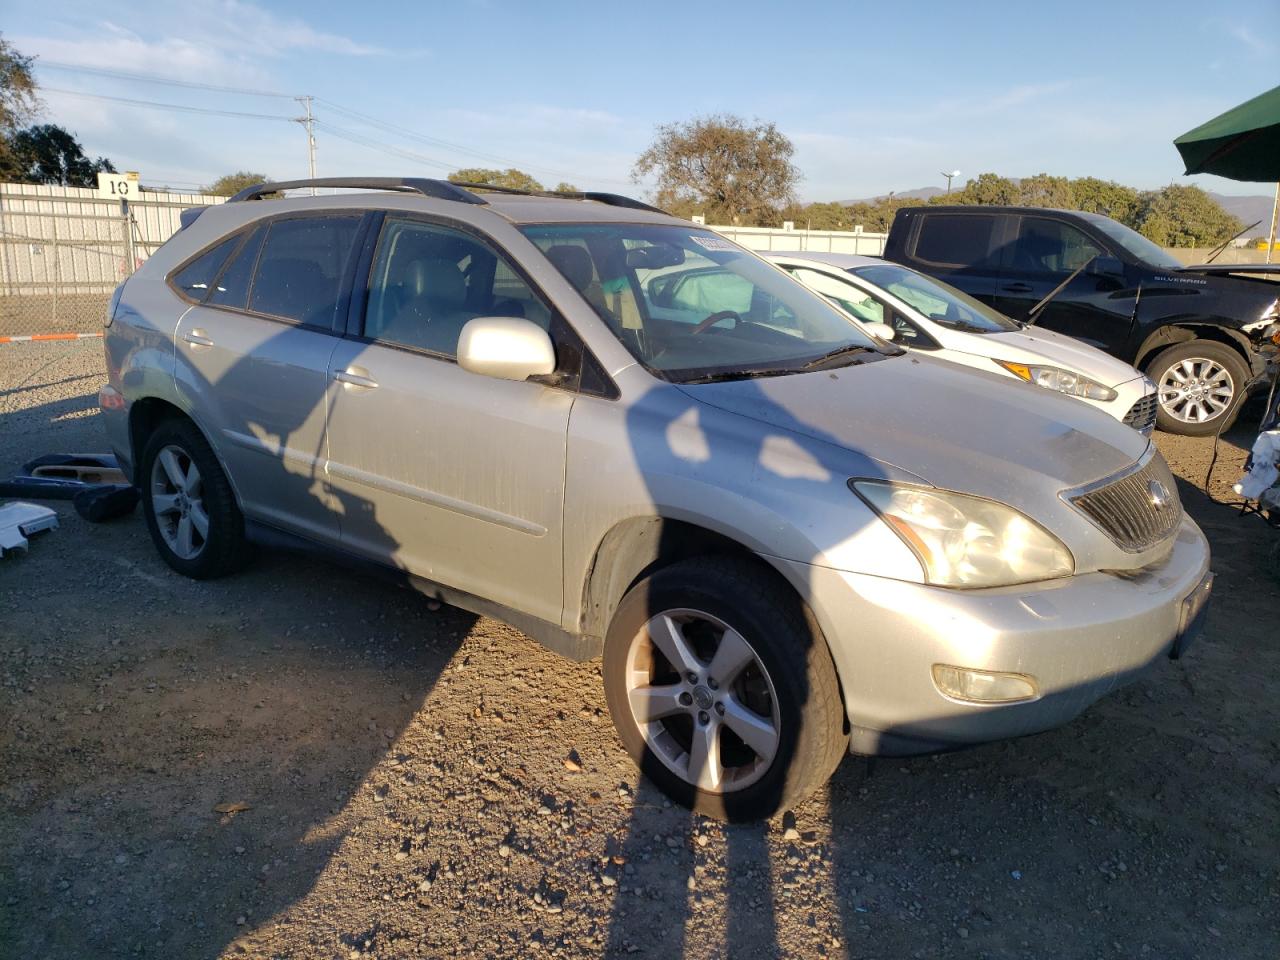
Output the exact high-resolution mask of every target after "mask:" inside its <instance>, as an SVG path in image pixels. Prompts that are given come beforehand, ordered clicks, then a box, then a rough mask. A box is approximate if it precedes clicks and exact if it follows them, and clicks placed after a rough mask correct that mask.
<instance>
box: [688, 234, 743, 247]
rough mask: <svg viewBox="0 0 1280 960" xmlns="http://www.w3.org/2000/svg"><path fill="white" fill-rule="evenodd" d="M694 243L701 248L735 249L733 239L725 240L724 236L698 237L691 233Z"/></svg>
mask: <svg viewBox="0 0 1280 960" xmlns="http://www.w3.org/2000/svg"><path fill="white" fill-rule="evenodd" d="M690 239H691V240H693V242H694V243H696V244H697V245H698V246H700V247H702V249H703V250H737V249H738V248H737V247H736V246H735V245H734V243H733V241H731V240H726V239H725V238H724V237H700V236H698V235H697V234H693V235H692V236H691V237H690Z"/></svg>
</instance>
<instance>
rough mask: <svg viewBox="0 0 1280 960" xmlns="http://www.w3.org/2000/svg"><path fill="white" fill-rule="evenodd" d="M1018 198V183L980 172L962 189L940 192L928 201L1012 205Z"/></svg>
mask: <svg viewBox="0 0 1280 960" xmlns="http://www.w3.org/2000/svg"><path fill="white" fill-rule="evenodd" d="M1019 199H1020V195H1019V192H1018V185H1017V184H1016V183H1014V182H1013V181H1012V180H1010V179H1009V178H1008V177H1001V176H998V175H996V174H994V173H980V174H978V177H977V179H976V180H970V181H969V182H968V183H966V184H965V185H964V189H963V190H957V191H956V192H955V193H953V194H950V195H949V196H948V195H947V194H943V193H940V194H938V195H937V196H936V197H934V198H932V199H931V200H930V201H929V202H930V203H960V204H970V203H973V204H982V205H994V206H1013V205H1015V204H1017V203H1018V201H1019Z"/></svg>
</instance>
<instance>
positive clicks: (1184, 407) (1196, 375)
mask: <svg viewBox="0 0 1280 960" xmlns="http://www.w3.org/2000/svg"><path fill="white" fill-rule="evenodd" d="M1235 395H1236V385H1235V380H1234V379H1232V376H1231V372H1230V371H1229V370H1228V369H1227V368H1226V367H1224V366H1223V365H1222V364H1220V363H1218V362H1217V361H1216V360H1208V359H1205V358H1204V357H1187V358H1186V359H1185V360H1179V361H1178V362H1177V363H1174V364H1173V365H1171V366H1170V367H1169V368H1168V369H1167V370H1165V372H1164V375H1163V376H1162V377H1161V378H1160V406H1161V407H1162V408H1163V409H1164V412H1165V413H1167V414H1168V415H1169V416H1171V417H1173V418H1174V419H1175V420H1180V421H1181V422H1183V423H1206V422H1208V421H1210V420H1214V419H1217V418H1218V417H1220V416H1222V415H1223V414H1224V413H1226V412H1227V411H1228V410H1229V409H1231V401H1232V400H1233V399H1235Z"/></svg>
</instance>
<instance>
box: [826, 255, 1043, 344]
mask: <svg viewBox="0 0 1280 960" xmlns="http://www.w3.org/2000/svg"><path fill="white" fill-rule="evenodd" d="M851 272H852V273H853V274H854V275H855V276H858V277H861V278H862V279H863V280H866V281H867V282H868V283H872V284H875V285H876V286H877V287H879V288H880V289H881V290H884V291H885V292H886V293H891V294H893V295H894V296H895V297H897V298H898V299H899V300H902V301H903V302H904V303H906V304H908V305H909V306H912V307H915V308H916V310H918V311H919V312H920V313H922V314H924V315H925V316H926V317H927V318H929V319H930V320H932V321H933V322H934V323H936V324H938V325H939V326H943V327H950V328H951V329H952V330H963V331H965V332H966V333H1005V332H1007V331H1009V330H1018V329H1020V327H1019V324H1018V323H1017V322H1016V321H1014V320H1010V319H1009V318H1008V317H1006V316H1005V315H1004V314H1003V313H1000V312H999V311H997V310H995V309H993V308H992V307H989V306H987V305H986V304H985V303H983V302H981V301H980V300H975V299H973V297H971V296H969V295H968V294H967V293H962V292H961V291H959V290H957V289H956V288H955V287H949V286H947V285H946V284H945V283H941V282H940V281H938V280H934V279H932V278H931V277H926V276H925V275H924V274H923V273H916V272H915V271H914V270H908V269H907V268H906V267H900V266H898V265H897V264H895V263H877V264H874V265H873V266H869V267H856V268H854V269H853V270H852V271H851Z"/></svg>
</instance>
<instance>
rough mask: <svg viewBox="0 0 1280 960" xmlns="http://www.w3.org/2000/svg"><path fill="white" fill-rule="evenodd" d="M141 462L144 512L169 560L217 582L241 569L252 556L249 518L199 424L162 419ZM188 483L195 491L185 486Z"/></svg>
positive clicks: (154, 539) (176, 567)
mask: <svg viewBox="0 0 1280 960" xmlns="http://www.w3.org/2000/svg"><path fill="white" fill-rule="evenodd" d="M175 465H176V468H177V469H176V475H175V471H174V470H173V469H172V468H173V467H174V466H175ZM141 466H142V469H141V470H140V471H139V473H138V476H137V481H138V486H139V488H140V489H141V492H142V512H143V515H144V516H145V517H146V518H147V529H148V530H149V531H150V532H151V540H152V542H153V543H154V544H155V545H156V549H157V550H158V551H159V552H160V556H161V557H163V558H164V561H165V563H167V564H168V565H169V566H170V567H172V568H173V569H174V570H176V571H177V572H178V573H180V574H182V575H183V576H186V577H191V578H192V579H195V580H212V579H214V578H216V577H224V576H226V575H227V574H230V573H234V572H236V571H237V570H239V569H241V568H242V567H243V566H244V565H245V564H246V563H247V562H248V561H249V560H250V558H251V556H252V550H251V547H250V545H249V543H248V541H246V539H245V535H244V516H243V515H242V514H241V513H240V507H239V506H238V505H237V504H236V498H235V494H234V493H233V492H232V489H231V483H230V482H229V481H228V480H227V475H226V473H225V472H224V471H223V469H222V465H221V464H220V463H218V458H217V456H215V455H214V452H213V450H212V448H210V446H209V442H208V441H207V440H205V438H204V435H203V434H202V433H201V432H200V430H199V428H198V427H196V425H195V424H194V423H192V422H191V421H190V420H187V419H184V418H175V419H172V420H166V421H164V422H163V423H161V424H160V426H158V427H157V428H156V429H155V432H154V433H152V434H151V437H150V438H149V439H148V440H147V445H146V448H145V450H144V452H143V454H142V464H141ZM193 466H194V468H195V471H196V474H195V475H194V479H192V478H193V474H192V473H191V468H192V467H193ZM179 476H180V477H181V481H179V480H178V477H179ZM188 481H190V482H189V489H188V487H187V486H184V485H183V484H184V483H186V482H188ZM201 517H203V518H204V519H203V520H202V521H201V520H200V519H199V518H201ZM184 521H185V524H184ZM201 525H203V526H204V531H203V532H202V531H201V530H200V527H201ZM184 526H185V529H186V531H187V538H186V540H184V539H183V536H182V531H183V529H184Z"/></svg>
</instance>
